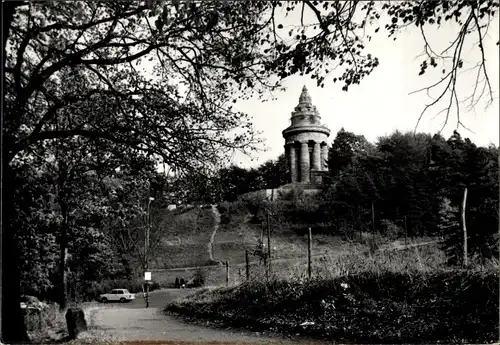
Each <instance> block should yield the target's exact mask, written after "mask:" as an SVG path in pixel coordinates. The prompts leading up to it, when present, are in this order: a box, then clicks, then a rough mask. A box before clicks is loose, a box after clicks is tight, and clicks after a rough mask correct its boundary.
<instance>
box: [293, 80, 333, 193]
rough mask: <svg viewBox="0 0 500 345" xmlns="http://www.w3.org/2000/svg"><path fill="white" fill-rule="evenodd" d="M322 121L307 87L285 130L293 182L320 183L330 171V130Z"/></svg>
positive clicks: (304, 183)
mask: <svg viewBox="0 0 500 345" xmlns="http://www.w3.org/2000/svg"><path fill="white" fill-rule="evenodd" d="M320 120H321V117H320V116H319V113H318V110H317V109H316V106H314V105H313V104H312V101H311V96H309V93H308V91H307V88H306V87H305V86H304V87H303V89H302V93H301V95H300V98H299V104H298V105H297V106H296V107H295V111H293V112H292V117H291V122H292V123H291V125H290V126H289V127H288V128H287V129H285V130H284V131H283V137H284V138H285V155H286V158H287V162H288V169H289V171H290V175H289V181H290V182H291V183H292V184H302V185H304V187H306V186H307V185H311V187H314V186H317V185H319V184H321V182H322V176H323V175H324V174H325V173H326V171H328V165H327V159H328V145H327V139H328V137H329V135H330V130H329V129H328V128H326V127H325V126H324V125H322V124H321V121H320Z"/></svg>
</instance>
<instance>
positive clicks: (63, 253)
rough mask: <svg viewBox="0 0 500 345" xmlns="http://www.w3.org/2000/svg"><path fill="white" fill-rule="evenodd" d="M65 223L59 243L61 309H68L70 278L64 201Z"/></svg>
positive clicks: (62, 207)
mask: <svg viewBox="0 0 500 345" xmlns="http://www.w3.org/2000/svg"><path fill="white" fill-rule="evenodd" d="M61 211H62V215H63V223H62V226H61V239H60V243H59V255H60V257H59V309H60V310H61V311H62V310H64V309H66V305H67V300H68V298H67V291H68V288H67V287H68V279H67V274H66V266H67V261H68V209H67V206H66V205H65V203H64V202H62V203H61Z"/></svg>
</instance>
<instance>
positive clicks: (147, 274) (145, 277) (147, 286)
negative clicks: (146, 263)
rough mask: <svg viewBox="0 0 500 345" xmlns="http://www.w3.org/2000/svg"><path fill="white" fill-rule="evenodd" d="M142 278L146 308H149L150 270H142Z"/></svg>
mask: <svg viewBox="0 0 500 345" xmlns="http://www.w3.org/2000/svg"><path fill="white" fill-rule="evenodd" d="M144 280H145V281H146V284H145V285H146V308H149V283H150V281H151V272H144Z"/></svg>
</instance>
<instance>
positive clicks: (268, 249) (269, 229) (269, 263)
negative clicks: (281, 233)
mask: <svg viewBox="0 0 500 345" xmlns="http://www.w3.org/2000/svg"><path fill="white" fill-rule="evenodd" d="M267 260H268V265H269V269H268V271H269V275H270V274H272V266H271V224H270V222H269V210H267Z"/></svg>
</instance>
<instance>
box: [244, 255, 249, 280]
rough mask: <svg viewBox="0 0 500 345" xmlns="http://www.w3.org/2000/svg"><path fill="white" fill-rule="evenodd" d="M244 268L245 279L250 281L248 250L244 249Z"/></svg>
mask: <svg viewBox="0 0 500 345" xmlns="http://www.w3.org/2000/svg"><path fill="white" fill-rule="evenodd" d="M245 268H246V271H245V273H246V279H247V280H249V279H250V262H249V260H248V249H245Z"/></svg>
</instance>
